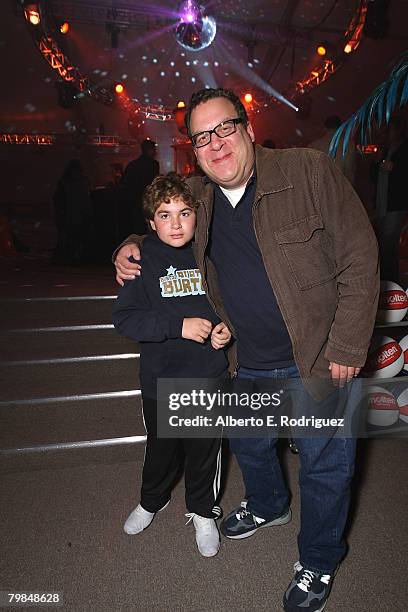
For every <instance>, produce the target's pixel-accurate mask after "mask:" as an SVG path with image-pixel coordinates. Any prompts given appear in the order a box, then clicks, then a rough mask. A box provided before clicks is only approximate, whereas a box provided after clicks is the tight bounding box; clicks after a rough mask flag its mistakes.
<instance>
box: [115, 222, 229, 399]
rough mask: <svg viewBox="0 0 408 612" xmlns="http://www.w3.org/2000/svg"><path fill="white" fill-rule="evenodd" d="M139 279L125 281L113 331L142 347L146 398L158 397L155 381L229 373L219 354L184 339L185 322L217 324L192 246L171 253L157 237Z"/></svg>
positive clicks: (150, 240) (147, 247)
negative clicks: (203, 320) (196, 320)
mask: <svg viewBox="0 0 408 612" xmlns="http://www.w3.org/2000/svg"><path fill="white" fill-rule="evenodd" d="M140 263H141V266H142V274H141V276H137V277H136V278H135V279H134V280H132V281H126V282H125V285H124V287H122V289H121V290H120V292H119V295H118V298H117V300H116V302H115V305H114V308H113V323H114V325H115V328H116V330H117V331H118V332H119V333H120V334H121V335H122V336H126V337H127V338H131V339H132V340H136V341H137V342H140V346H141V354H140V382H141V388H142V394H143V395H144V396H145V397H153V398H155V397H156V381H157V378H216V377H218V376H223V375H224V374H225V373H226V369H227V365H228V364H227V358H226V355H225V352H224V351H223V350H221V349H220V350H215V349H213V348H212V346H211V339H210V337H209V338H208V339H207V340H206V341H205V342H204V344H200V343H199V342H195V341H193V340H186V339H184V338H182V335H181V333H182V327H183V319H184V318H186V317H188V318H190V317H200V318H202V319H207V320H208V321H211V322H212V323H213V324H214V325H217V323H219V322H220V320H219V318H218V317H217V315H216V314H215V313H214V311H213V309H212V307H211V305H210V304H209V302H208V300H207V297H206V295H205V292H204V290H203V288H202V284H201V274H200V271H199V270H198V268H197V264H196V261H195V258H194V255H193V251H192V246H191V243H189V244H187V245H185V246H183V247H172V246H170V245H168V244H166V243H164V242H162V241H161V240H160V239H159V238H158V236H157V234H156V233H154V234H150V235H149V236H147V237H146V238H145V240H144V242H143V247H142V253H141V262H140Z"/></svg>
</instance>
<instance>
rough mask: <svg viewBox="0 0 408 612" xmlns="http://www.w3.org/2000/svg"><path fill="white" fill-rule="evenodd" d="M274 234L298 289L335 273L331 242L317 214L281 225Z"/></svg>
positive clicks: (319, 282) (319, 283)
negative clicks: (282, 226)
mask: <svg viewBox="0 0 408 612" xmlns="http://www.w3.org/2000/svg"><path fill="white" fill-rule="evenodd" d="M275 238H276V241H277V243H278V244H279V246H280V249H281V251H282V253H283V255H284V257H285V258H286V260H287V262H288V266H289V268H290V271H291V272H292V273H293V276H294V280H295V282H296V284H297V286H298V287H299V289H302V290H304V289H310V288H311V287H314V286H316V285H321V284H323V283H326V282H328V281H330V280H332V279H333V278H334V277H335V275H336V263H335V261H334V253H333V249H332V244H331V241H330V238H329V236H328V235H327V231H326V230H325V228H324V224H323V220H322V218H321V217H320V216H319V215H312V216H310V217H306V218H305V219H300V220H299V221H295V222H294V223H291V224H290V225H287V226H285V227H284V228H282V229H281V230H279V231H276V232H275Z"/></svg>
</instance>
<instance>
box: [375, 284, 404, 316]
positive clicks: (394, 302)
mask: <svg viewBox="0 0 408 612" xmlns="http://www.w3.org/2000/svg"><path fill="white" fill-rule="evenodd" d="M407 312H408V296H407V294H406V292H405V291H404V290H403V288H402V287H400V286H399V285H397V283H394V282H392V281H381V285H380V298H379V301H378V311H377V317H376V320H377V322H378V323H398V322H399V321H402V319H403V318H404V317H405V315H406V314H407Z"/></svg>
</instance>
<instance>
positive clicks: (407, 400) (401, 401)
mask: <svg viewBox="0 0 408 612" xmlns="http://www.w3.org/2000/svg"><path fill="white" fill-rule="evenodd" d="M397 401H398V409H399V418H400V419H401V421H404V423H408V389H404V391H403V392H402V393H401V394H400V395H399V396H398V400H397Z"/></svg>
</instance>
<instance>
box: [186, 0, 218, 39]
mask: <svg viewBox="0 0 408 612" xmlns="http://www.w3.org/2000/svg"><path fill="white" fill-rule="evenodd" d="M177 13H178V14H179V16H180V21H179V23H178V25H177V27H176V40H177V42H178V44H179V45H180V46H181V47H183V49H187V51H201V50H202V49H205V48H206V47H209V46H210V45H211V43H212V42H213V40H214V38H215V35H216V32H217V24H216V21H215V19H214V17H211V16H209V15H206V14H205V9H204V7H203V6H201V5H200V4H198V3H197V2H195V1H194V0H183V1H182V2H180V3H179V6H178V9H177Z"/></svg>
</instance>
